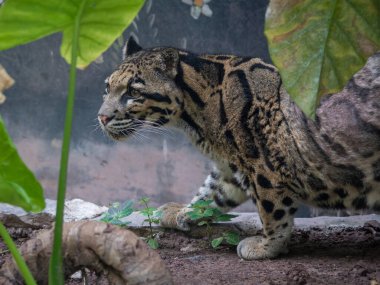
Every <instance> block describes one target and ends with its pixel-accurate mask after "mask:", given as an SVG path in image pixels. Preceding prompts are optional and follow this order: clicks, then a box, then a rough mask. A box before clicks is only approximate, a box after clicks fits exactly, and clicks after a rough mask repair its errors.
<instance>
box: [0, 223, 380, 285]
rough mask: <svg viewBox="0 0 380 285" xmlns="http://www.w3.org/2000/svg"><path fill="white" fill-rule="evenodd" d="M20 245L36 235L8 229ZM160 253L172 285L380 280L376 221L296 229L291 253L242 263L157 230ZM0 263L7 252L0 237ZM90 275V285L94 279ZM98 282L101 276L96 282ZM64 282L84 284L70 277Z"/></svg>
mask: <svg viewBox="0 0 380 285" xmlns="http://www.w3.org/2000/svg"><path fill="white" fill-rule="evenodd" d="M10 232H11V234H12V236H13V237H14V238H16V239H17V242H18V243H19V244H21V243H22V242H24V241H25V240H27V239H28V238H29V237H30V236H33V235H34V233H33V231H31V230H17V229H10ZM159 243H160V249H159V250H158V251H159V254H160V256H161V257H162V259H163V260H164V262H165V263H166V265H167V266H168V268H169V270H170V272H171V274H172V276H173V280H174V283H175V284H178V285H182V284H184V285H187V284H189V285H190V284H194V285H195V284H196V285H201V284H218V285H219V284H239V285H240V284H300V285H301V284H345V285H349V284H352V285H360V284H363V285H364V284H365V285H376V284H380V224H379V223H377V222H369V223H366V225H365V226H364V227H361V228H356V229H353V228H342V229H339V230H337V229H334V230H332V229H331V230H327V231H326V230H324V231H322V230H321V229H319V228H312V229H311V230H299V229H298V230H295V231H294V233H293V236H292V240H291V245H290V252H289V254H288V255H286V256H282V257H280V258H277V259H274V260H262V261H242V260H240V259H239V258H238V257H237V255H236V253H235V248H233V247H228V246H222V247H221V248H220V249H217V250H215V249H212V248H211V246H210V245H209V242H208V240H207V239H194V238H189V237H187V236H185V235H184V234H183V233H180V232H174V231H166V232H163V233H161V234H160V238H159ZM0 253H1V254H0V266H1V265H2V264H3V263H4V259H5V258H6V257H7V256H8V255H9V253H8V252H7V250H6V248H5V245H4V244H3V243H2V242H1V241H0ZM96 279H97V278H96V276H95V275H94V274H92V275H91V274H90V275H89V282H88V284H107V283H105V282H103V281H102V282H100V283H96V281H95V280H96ZM98 281H99V280H98ZM66 284H68V285H74V284H83V281H81V280H78V279H76V280H68V281H67V282H66Z"/></svg>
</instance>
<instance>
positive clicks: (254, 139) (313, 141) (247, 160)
mask: <svg viewBox="0 0 380 285" xmlns="http://www.w3.org/2000/svg"><path fill="white" fill-rule="evenodd" d="M106 83H107V88H106V93H107V94H106V95H105V96H104V103H103V105H102V106H101V108H100V110H99V116H98V119H99V122H100V124H101V126H102V128H103V130H104V131H105V132H106V133H107V134H108V135H109V136H110V137H111V138H113V139H116V140H121V139H125V138H127V137H129V136H130V135H131V134H133V133H134V132H136V131H138V130H139V129H140V128H143V127H144V125H148V124H149V125H154V126H162V125H170V126H173V127H177V128H179V129H182V130H183V131H184V132H185V133H186V134H187V135H188V136H189V137H190V139H191V141H192V142H193V143H194V144H195V145H196V146H197V147H198V148H199V149H200V150H201V151H202V152H203V153H204V154H206V155H207V156H209V157H210V158H211V159H213V160H214V161H215V170H214V171H212V172H211V174H210V175H209V176H208V177H207V179H206V180H205V182H204V184H203V185H202V186H201V187H200V188H199V191H198V194H197V195H196V196H195V197H194V199H193V200H192V201H191V203H194V202H195V201H197V200H200V199H213V201H214V202H213V204H212V206H213V207H218V208H220V209H221V210H222V211H224V212H226V211H229V210H230V209H232V208H234V207H236V206H238V205H239V204H241V203H243V202H244V201H246V200H248V199H252V200H253V201H254V202H255V203H256V204H257V208H258V211H259V215H260V218H261V221H262V224H263V235H262V236H260V237H259V236H254V237H249V238H246V239H244V240H242V241H241V242H240V244H239V245H238V247H237V252H238V255H239V256H240V257H241V258H244V259H261V258H273V257H276V256H277V255H278V254H280V253H284V252H286V244H287V242H288V240H289V237H290V234H291V229H292V226H293V219H294V214H295V213H296V211H297V207H298V206H299V203H307V204H311V205H314V206H318V207H323V208H335V209H344V208H353V209H364V208H369V209H374V210H377V211H378V210H380V54H379V53H378V54H376V55H374V56H373V58H372V60H371V62H370V63H367V65H366V66H365V67H364V68H363V69H362V70H361V71H360V72H359V73H358V74H357V75H356V76H354V77H353V78H352V79H351V80H350V81H349V83H348V85H347V86H346V87H345V89H344V90H343V91H342V92H340V93H338V94H335V95H331V96H326V98H325V99H324V100H323V101H322V103H321V105H320V107H319V108H318V109H317V111H316V117H315V120H314V121H313V120H310V119H308V118H307V117H306V116H305V115H304V114H303V112H302V111H301V110H300V109H299V108H298V107H297V106H296V105H295V104H294V103H293V102H292V100H291V99H290V97H289V95H288V94H287V93H286V91H285V89H284V87H283V85H282V83H281V78H280V75H279V73H278V71H277V69H276V68H275V67H274V66H272V65H270V64H267V63H265V62H263V61H262V60H260V59H258V58H250V57H238V56H233V55H196V54H193V53H190V52H187V51H182V50H178V49H175V48H152V49H142V48H141V47H140V46H139V45H138V44H137V43H136V42H135V41H134V40H133V39H132V38H131V39H130V40H129V41H128V42H127V45H126V49H125V59H124V61H123V62H122V64H121V65H120V66H119V67H118V69H117V70H116V71H114V72H113V73H112V74H111V75H110V76H109V78H108V79H107V80H106ZM162 209H163V210H164V214H163V220H162V222H161V223H162V225H163V226H166V227H172V228H177V229H181V230H188V229H189V219H188V218H187V216H186V211H188V207H186V206H179V205H178V204H174V203H168V204H166V205H164V206H163V207H162Z"/></svg>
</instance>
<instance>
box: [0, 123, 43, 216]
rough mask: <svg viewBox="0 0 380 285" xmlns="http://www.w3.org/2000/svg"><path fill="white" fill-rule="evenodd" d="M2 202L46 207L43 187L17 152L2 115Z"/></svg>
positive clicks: (36, 209) (35, 209)
mask: <svg viewBox="0 0 380 285" xmlns="http://www.w3.org/2000/svg"><path fill="white" fill-rule="evenodd" d="M0 150H1V155H0V203H7V204H11V205H14V206H18V207H21V208H23V209H24V210H25V211H31V212H39V211H42V210H43V209H44V208H45V200H44V195H43V189H42V187H41V185H40V183H39V182H38V180H37V179H36V178H35V176H34V174H33V173H32V172H31V171H30V170H29V169H28V168H27V166H26V165H25V164H24V162H23V161H22V160H21V158H20V156H19V155H18V153H17V150H16V147H15V146H14V144H13V142H12V140H11V138H10V137H9V135H8V133H7V131H6V129H5V126H4V122H3V120H2V118H1V116H0Z"/></svg>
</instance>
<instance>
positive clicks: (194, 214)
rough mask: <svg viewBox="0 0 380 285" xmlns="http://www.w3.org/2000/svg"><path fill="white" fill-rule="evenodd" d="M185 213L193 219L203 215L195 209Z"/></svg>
mask: <svg viewBox="0 0 380 285" xmlns="http://www.w3.org/2000/svg"><path fill="white" fill-rule="evenodd" d="M186 214H187V216H188V217H189V218H190V219H191V220H193V221H195V220H198V219H201V218H203V215H202V214H200V213H198V212H196V211H191V212H187V213H186Z"/></svg>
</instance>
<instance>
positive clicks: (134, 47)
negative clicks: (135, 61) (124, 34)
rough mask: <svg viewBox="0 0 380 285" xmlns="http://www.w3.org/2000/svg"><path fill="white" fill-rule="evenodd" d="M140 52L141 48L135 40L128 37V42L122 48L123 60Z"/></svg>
mask: <svg viewBox="0 0 380 285" xmlns="http://www.w3.org/2000/svg"><path fill="white" fill-rule="evenodd" d="M140 50H142V47H141V46H139V44H138V43H137V42H136V40H135V38H134V37H133V36H130V37H129V40H128V41H127V43H126V44H125V46H124V48H123V60H124V59H125V58H126V57H128V56H130V55H132V54H134V53H136V52H139V51H140Z"/></svg>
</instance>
